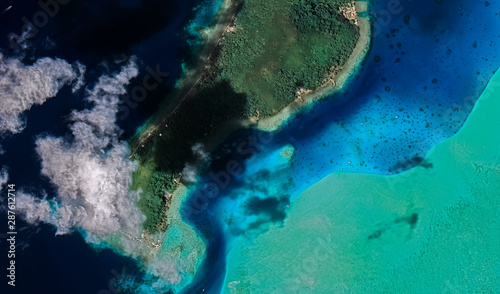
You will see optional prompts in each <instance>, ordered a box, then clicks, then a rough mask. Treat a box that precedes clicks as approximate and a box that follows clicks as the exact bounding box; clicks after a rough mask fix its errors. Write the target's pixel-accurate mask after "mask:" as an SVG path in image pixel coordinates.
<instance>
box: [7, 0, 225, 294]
mask: <svg viewBox="0 0 500 294" xmlns="http://www.w3.org/2000/svg"><path fill="white" fill-rule="evenodd" d="M205 2H207V1H200V0H168V1H165V0H142V1H139V0H119V1H97V0H96V1H88V0H86V1H83V0H71V1H69V3H68V4H66V5H64V6H61V7H60V10H59V12H58V13H57V14H56V15H55V16H54V17H51V18H50V19H49V21H48V23H47V24H46V25H45V26H43V27H41V28H39V31H38V33H37V34H36V35H35V36H34V37H33V38H30V39H29V40H28V43H27V45H28V46H27V48H26V49H21V48H19V47H17V48H16V47H11V46H10V42H9V39H8V36H9V34H10V33H15V34H18V35H19V34H21V30H22V26H23V21H22V20H21V19H22V17H23V16H25V17H27V18H28V19H29V20H32V17H33V15H34V14H35V13H37V12H38V11H40V10H41V8H40V6H39V5H38V4H37V1H5V0H0V12H2V11H4V9H5V8H7V7H8V6H9V5H13V7H12V9H11V10H9V11H7V12H5V13H2V14H0V52H1V53H2V54H3V55H4V56H5V57H6V58H18V59H21V60H22V61H23V62H24V63H26V64H31V63H33V62H34V61H36V59H38V58H41V57H53V58H54V57H57V58H62V59H65V60H67V61H68V62H70V63H73V62H76V61H79V62H81V63H82V64H84V65H85V66H86V67H87V72H86V75H85V79H86V85H85V86H86V87H88V88H92V86H93V85H94V84H95V82H96V81H97V79H98V78H99V77H100V76H101V75H103V74H109V73H112V72H113V71H117V70H118V69H119V68H120V63H116V62H115V61H116V60H123V59H124V57H126V56H131V55H134V56H136V57H137V60H138V63H139V77H138V78H137V79H135V80H133V81H132V84H131V86H130V88H132V87H133V86H135V85H140V84H141V83H142V77H143V76H144V75H146V74H147V72H146V70H145V68H146V66H150V67H152V68H155V67H156V66H157V65H158V66H159V68H160V69H161V70H162V71H165V72H169V73H170V76H169V77H168V79H166V81H165V82H164V83H162V84H161V85H160V86H159V87H157V88H156V89H155V90H153V91H151V92H148V96H147V100H146V101H145V102H143V103H139V105H138V107H137V108H136V109H131V112H130V114H129V115H128V116H127V117H126V119H123V120H119V125H120V127H121V128H123V129H124V131H125V133H124V135H123V138H124V139H126V138H128V137H129V136H131V135H133V134H134V133H135V131H136V129H137V128H138V127H139V126H141V125H142V124H143V123H144V121H145V120H146V119H147V118H148V117H150V116H151V114H152V113H153V112H154V111H155V110H156V109H157V108H158V104H159V103H160V102H162V100H163V98H164V97H165V94H167V93H169V92H170V91H171V90H172V88H173V87H174V86H175V81H176V80H177V79H178V78H179V76H180V75H181V73H182V62H183V61H185V60H189V58H190V56H192V54H193V51H194V49H193V46H192V44H195V43H196V41H197V36H196V34H195V32H193V30H195V29H197V28H202V27H204V26H206V25H208V24H209V22H210V20H211V17H210V12H211V11H206V9H203V6H201V7H199V8H198V9H195V8H196V7H197V6H198V5H200V4H203V3H205ZM218 2H219V1H214V3H218ZM214 7H216V6H214ZM200 14H201V16H200ZM193 19H194V21H192V20H193ZM189 25H191V27H190V28H191V31H188V30H187V29H186V28H187V27H188V26H189ZM189 44H191V47H190V45H189ZM122 64H123V62H122ZM84 96H85V95H84V91H83V90H80V92H78V93H77V94H72V93H71V89H70V88H69V87H65V88H63V89H62V90H61V92H60V93H59V94H58V95H57V96H56V97H54V98H52V99H49V100H47V102H46V103H44V104H43V105H41V106H35V107H33V108H32V109H31V110H30V111H29V112H27V114H26V118H27V127H26V129H25V130H24V131H23V132H22V133H21V134H16V135H9V134H5V135H3V136H2V137H1V138H0V145H1V146H2V148H3V149H4V150H5V154H4V155H0V167H3V166H6V167H8V170H9V177H10V182H11V183H15V184H16V185H17V187H18V188H21V187H22V188H23V189H24V190H25V191H27V192H32V193H33V194H35V195H43V194H44V193H46V194H47V196H48V197H49V198H52V197H54V195H56V189H55V187H53V186H52V185H51V184H50V183H49V182H48V180H47V179H46V178H43V177H42V176H41V175H40V170H41V165H40V160H39V158H38V156H37V154H36V152H35V150H34V148H35V141H36V138H37V137H38V136H41V135H52V136H66V135H67V133H68V129H67V121H66V119H65V117H66V116H67V115H68V114H69V113H70V111H71V110H72V109H83V108H87V107H89V106H90V105H87V104H86V103H85V102H84V101H83V98H84ZM3 198H4V197H1V198H0V199H3ZM2 215H3V213H2ZM1 220H2V221H4V220H5V219H4V218H3V217H2V218H1ZM18 231H19V234H18V236H17V238H18V241H17V244H18V248H17V250H18V254H17V255H16V262H17V264H18V272H17V280H18V281H17V282H18V283H17V287H16V293H37V294H43V293H51V294H53V293H99V292H100V291H101V290H104V291H111V289H112V288H110V287H109V282H110V280H112V279H114V278H115V274H116V273H122V271H125V273H127V274H130V275H132V276H134V277H135V278H136V279H139V280H140V279H141V277H142V273H141V272H140V270H139V268H138V265H137V264H136V262H135V261H134V260H132V259H129V258H126V257H123V256H121V255H119V254H116V253H114V252H112V251H111V250H109V249H105V250H102V251H99V252H96V251H95V250H93V249H92V248H91V247H89V245H87V244H86V243H85V241H84V239H83V237H82V236H81V234H79V233H77V232H76V233H73V234H72V235H69V236H58V237H55V236H54V235H55V229H54V228H52V227H51V226H47V225H41V226H40V227H39V228H38V229H35V228H30V227H28V226H26V225H25V224H24V223H22V222H20V221H19V220H18ZM0 233H2V232H1V231H0ZM1 239H2V240H1V241H0V251H1V252H2V258H1V260H2V264H7V260H6V254H3V253H4V252H7V251H8V250H7V244H6V243H5V241H4V236H1ZM1 281H2V282H1V286H0V293H14V292H7V291H12V289H10V288H6V278H5V277H4V278H2V279H1ZM103 293H118V292H116V291H115V292H112V291H111V292H101V294H103ZM121 293H124V292H121Z"/></svg>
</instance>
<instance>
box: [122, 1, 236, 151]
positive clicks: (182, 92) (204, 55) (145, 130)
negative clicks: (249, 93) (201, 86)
mask: <svg viewBox="0 0 500 294" xmlns="http://www.w3.org/2000/svg"><path fill="white" fill-rule="evenodd" d="M238 6H239V2H238V1H235V0H224V2H223V3H222V4H221V7H220V9H221V10H220V11H219V12H218V13H217V14H216V16H215V18H214V20H215V21H214V25H213V26H211V27H208V28H206V29H204V30H203V31H202V34H203V37H204V38H205V42H206V43H207V45H205V46H204V47H205V48H203V49H201V50H200V53H199V61H198V63H197V64H196V65H195V66H194V67H193V68H192V69H188V70H185V71H184V73H183V77H181V78H180V79H179V80H178V81H177V82H176V88H178V89H177V90H174V92H173V93H172V94H170V97H169V98H166V99H168V100H167V101H164V102H162V103H161V104H160V106H159V111H158V112H157V113H155V114H154V115H153V116H152V117H151V118H150V119H148V120H147V121H146V122H145V123H144V124H143V125H142V126H141V128H140V130H139V131H138V132H137V133H136V134H135V135H134V136H132V138H130V139H129V145H130V150H131V152H130V156H129V158H130V159H134V155H135V154H136V153H137V151H138V150H139V149H140V148H141V146H142V147H143V146H144V144H145V143H146V141H147V140H148V139H149V138H151V136H153V135H155V133H156V132H158V130H159V129H160V128H161V126H162V125H164V124H165V121H167V120H168V118H169V117H170V116H171V115H172V114H174V113H176V112H177V110H178V109H179V108H180V107H181V106H182V104H183V102H184V101H185V100H186V99H189V98H190V96H191V94H192V93H193V92H196V89H195V88H196V86H197V85H198V83H199V82H200V81H201V80H202V79H203V77H204V76H205V74H206V66H207V64H209V63H210V62H211V61H210V59H211V58H212V56H213V53H214V52H215V50H216V49H217V47H218V46H219V44H220V42H221V40H222V39H223V38H224V35H225V33H226V29H227V28H228V27H229V26H230V25H231V24H232V23H233V21H234V18H235V17H236V13H237V11H238Z"/></svg>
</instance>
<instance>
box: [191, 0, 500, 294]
mask: <svg viewBox="0 0 500 294" xmlns="http://www.w3.org/2000/svg"><path fill="white" fill-rule="evenodd" d="M388 3H389V1H373V2H372V3H371V7H370V11H369V12H370V16H371V19H372V22H373V24H374V25H373V28H374V34H373V39H372V47H371V50H370V52H369V53H368V55H367V57H366V60H365V62H364V64H363V65H362V67H361V68H360V69H359V72H358V74H357V75H356V76H353V77H352V78H351V80H350V81H349V82H348V86H347V87H346V91H345V92H344V93H338V94H335V95H332V96H331V97H330V98H329V99H326V100H324V101H323V102H321V103H319V104H317V105H315V106H314V107H312V108H310V109H307V110H305V111H303V112H302V113H300V114H298V115H297V116H296V117H294V118H291V119H290V120H289V121H288V122H287V124H286V125H284V126H283V127H282V128H280V129H279V130H277V131H276V132H273V133H272V134H268V135H267V136H266V138H265V140H262V138H261V139H259V136H264V135H265V134H263V133H261V132H258V131H248V130H247V131H242V132H239V133H237V134H235V135H233V136H232V137H231V138H229V139H228V140H227V141H226V142H225V143H224V144H223V145H222V146H221V147H220V148H219V150H218V152H216V155H215V156H214V160H213V163H212V167H211V170H212V172H213V173H214V174H215V175H222V174H221V172H223V171H225V170H227V164H228V162H231V161H232V160H234V161H235V162H237V163H238V164H239V166H240V167H242V172H241V173H239V174H236V175H234V176H230V177H229V179H230V184H229V185H227V186H225V187H222V186H220V185H219V186H218V187H217V188H214V187H213V185H212V184H213V183H214V182H217V179H218V180H219V181H220V180H221V178H220V177H219V178H217V177H216V180H214V177H213V176H210V175H207V176H205V177H203V178H202V179H201V181H200V184H199V185H198V189H199V190H203V189H207V191H208V192H207V193H208V195H209V196H210V197H206V198H205V200H206V201H201V203H200V199H201V198H200V196H199V194H197V193H193V195H192V196H190V199H188V200H187V201H186V204H185V210H184V216H185V218H186V219H187V220H189V221H190V222H191V223H192V224H194V225H195V226H196V228H197V229H198V230H199V232H200V234H201V235H202V236H204V237H205V239H206V241H207V244H208V249H207V250H208V251H207V258H206V260H205V262H204V264H203V265H202V268H201V270H200V272H199V273H198V277H197V279H196V280H195V282H194V283H193V284H192V285H191V287H190V288H188V290H186V291H187V293H189V291H201V290H202V289H205V290H206V291H209V293H218V292H219V291H220V287H221V285H222V283H223V277H224V275H225V262H226V261H225V259H226V254H227V251H228V250H229V249H230V248H231V244H232V242H233V241H234V240H237V239H238V238H250V239H252V238H254V237H255V236H258V235H260V234H262V233H265V232H266V231H268V229H269V227H270V226H274V225H278V226H280V225H282V224H283V221H284V220H285V219H286V217H287V212H288V210H289V206H290V205H293V201H294V200H293V199H294V197H297V195H299V194H300V193H301V192H302V191H304V190H305V189H306V188H307V187H309V186H311V185H312V184H314V183H316V182H318V181H319V180H321V179H322V178H324V177H325V176H327V175H328V174H330V173H332V172H344V173H371V174H381V175H387V174H395V173H399V172H402V171H405V170H408V169H410V168H412V167H414V166H416V165H418V164H420V163H422V162H423V159H424V157H425V156H426V154H427V152H428V151H429V150H430V149H431V148H432V147H433V146H435V145H436V144H437V143H439V142H442V141H443V140H445V139H447V138H449V137H451V136H452V135H454V134H455V133H456V132H457V131H458V130H460V128H461V127H462V125H463V123H464V121H465V119H466V118H467V116H468V114H469V113H470V111H471V109H472V107H473V105H474V103H475V101H476V100H477V98H478V97H479V95H480V94H481V92H482V90H483V89H484V87H485V86H486V84H487V82H488V81H489V79H490V78H491V76H492V75H493V73H494V71H495V70H496V69H497V68H498V67H499V66H500V60H499V58H498V57H497V55H498V52H499V49H500V48H499V47H500V35H499V31H500V30H499V28H500V18H499V16H498V11H500V4H499V3H493V2H490V3H489V4H486V3H485V2H477V1H470V0H467V1H465V0H462V1H442V2H432V1H425V2H418V3H417V1H413V2H412V1H401V7H400V9H398V10H397V13H392V14H391V13H388V10H389V9H388ZM393 12H394V11H393ZM249 136H250V138H249ZM252 137H253V138H252ZM249 142H257V144H256V145H257V146H258V147H257V148H254V149H255V152H253V150H250V151H249V150H248V148H247V147H248V146H249V145H250V144H251V143H249ZM241 144H243V146H245V147H244V148H243V149H244V150H243V151H244V152H241V151H242V150H241V149H242V148H238V146H240V147H241V146H242V145H241ZM285 146H293V149H294V152H293V153H294V155H293V157H292V159H291V160H284V159H283V158H282V157H280V156H279V153H281V150H282V148H284V147H285ZM424 163H425V162H424ZM221 177H222V178H224V177H223V176H221ZM207 187H208V188H207ZM210 193H212V194H210ZM202 200H203V199H202Z"/></svg>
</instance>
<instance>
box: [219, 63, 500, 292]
mask: <svg viewBox="0 0 500 294" xmlns="http://www.w3.org/2000/svg"><path fill="white" fill-rule="evenodd" d="M499 87H500V72H497V73H496V74H495V75H494V76H493V77H492V78H491V80H490V81H489V82H488V85H487V87H486V89H485V90H484V91H483V93H482V94H481V96H480V97H479V99H478V100H477V102H476V103H475V105H474V108H473V110H472V111H471V112H470V115H469V117H468V118H467V120H466V122H465V124H464V125H463V126H462V128H461V129H460V130H459V131H458V132H457V133H456V134H455V135H454V136H453V137H451V138H448V139H447V140H445V141H442V142H440V143H439V144H437V145H435V146H434V147H433V148H432V149H431V150H430V151H429V152H428V154H427V155H426V161H427V162H432V163H433V168H432V169H429V168H428V167H425V166H424V165H419V166H416V167H414V168H412V169H410V170H408V171H406V172H404V173H401V174H398V175H392V176H384V175H373V174H365V173H359V174H356V173H340V172H334V173H332V174H330V175H328V176H327V177H325V178H323V179H322V180H321V181H319V182H317V183H315V184H314V185H313V186H311V187H309V188H308V189H307V190H306V191H304V192H302V193H301V195H300V196H299V197H297V198H296V199H297V200H296V201H295V202H294V203H293V206H292V209H291V210H290V212H289V214H288V217H287V219H286V220H285V225H284V226H283V227H275V228H272V229H271V231H269V232H267V233H266V234H262V235H260V236H259V237H258V238H257V239H256V240H252V241H249V240H246V239H244V238H241V239H240V240H238V241H237V242H236V243H235V245H234V246H233V248H232V249H231V250H230V251H229V253H228V256H229V257H228V260H229V261H231V262H229V263H228V265H227V275H226V279H225V283H224V289H223V291H221V293H223V294H233V293H262V291H263V290H264V289H269V288H270V287H273V286H274V287H279V288H280V289H283V290H284V293H292V292H298V291H300V290H302V291H303V292H306V293H329V291H331V289H339V290H341V289H351V290H352V291H353V292H355V293H367V292H370V291H371V292H374V293H388V292H391V291H395V292H396V293H411V292H409V291H408V290H407V289H408V285H413V286H412V288H411V289H413V290H414V291H416V292H418V293H427V292H429V291H430V292H433V293H439V292H442V289H443V286H446V287H451V286H450V285H451V284H449V283H445V282H444V281H453V283H454V284H453V285H452V286H453V287H456V288H457V289H461V290H463V291H462V293H466V292H473V291H474V290H475V289H477V284H475V283H473V282H471V281H474V279H476V277H477V279H483V280H485V281H487V280H488V277H490V276H491V277H493V276H494V274H495V272H494V271H493V270H492V269H489V268H488V267H485V266H484V265H485V264H488V262H489V260H490V259H491V254H494V253H495V252H496V251H497V250H496V247H497V246H496V244H498V241H499V236H498V235H495V234H492V232H495V231H497V229H496V228H497V227H498V225H497V223H498V217H496V218H495V216H496V211H495V207H498V205H500V203H499V201H498V197H496V195H497V193H496V192H497V191H498V189H499V188H500V185H499V183H500V182H499V181H498V180H497V179H498V178H499V176H500V164H498V158H499V155H500V152H499V151H498V148H497V146H498V144H499V143H500V136H498V135H496V136H495V135H492V134H491V131H490V129H491V127H490V126H491V125H496V123H497V122H498V121H499V119H498V116H497V115H496V112H498V110H499V109H500V100H499V99H496V98H497V97H498V93H499V89H500V88H499ZM495 134H496V133H495ZM457 170H460V172H459V173H457V172H456V171H457ZM359 183H363V185H361V186H359ZM408 191H413V192H411V193H408ZM367 204H369V205H367ZM395 218H396V220H395V221H394V219H395ZM388 220H389V221H388ZM383 223H389V224H391V223H392V225H390V226H388V227H386V228H384V229H382V230H381V226H380V224H383ZM485 224H486V225H485ZM298 236H299V237H298ZM456 236H473V238H459V239H457V238H456ZM450 240H454V241H456V242H450ZM478 244H479V245H478ZM450 247H451V250H450ZM332 249H334V250H332ZM374 252H375V253H376V255H375V256H374ZM319 256H320V257H319ZM436 256H439V257H440V258H439V259H436V258H435V257H436ZM263 258H264V259H265V260H266V261H267V262H266V264H265V266H264V265H263V264H262V262H261V261H262V260H263ZM283 265H286V266H285V267H284V266H283ZM429 265H431V266H429ZM429 269H431V270H429ZM412 271H413V272H414V273H415V274H411V275H409V274H407V273H409V272H412ZM270 277H272V278H270ZM276 277H278V278H276ZM332 277H333V278H332ZM436 277H438V278H436ZM310 281H314V283H311V282H310ZM360 281H362V282H360ZM394 281H396V282H394ZM445 284H446V285H445ZM494 286H495V284H494V283H486V282H485V283H483V284H482V285H481V287H482V288H481V289H483V290H485V291H486V289H487V290H492V289H493V288H494ZM450 289H453V288H450ZM492 291H493V290H492ZM490 292H491V291H490Z"/></svg>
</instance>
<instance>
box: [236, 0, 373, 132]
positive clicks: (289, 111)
mask: <svg viewBox="0 0 500 294" xmlns="http://www.w3.org/2000/svg"><path fill="white" fill-rule="evenodd" d="M355 5H356V12H357V13H358V17H357V21H358V25H359V39H358V42H357V43H356V46H355V47H354V49H353V51H352V53H351V55H350V56H349V58H348V60H347V61H346V63H345V64H344V66H343V67H342V69H341V70H340V72H339V73H338V74H337V75H336V76H335V80H334V82H335V84H331V83H329V85H324V86H322V87H320V88H318V89H316V90H315V91H314V92H313V93H309V94H306V95H305V96H304V97H299V98H297V99H295V100H294V101H293V102H292V103H290V104H288V105H287V106H286V107H285V108H283V109H282V110H280V111H279V112H278V113H276V114H275V115H273V116H271V117H266V118H263V119H256V118H250V119H244V120H242V121H241V124H242V125H243V126H246V127H254V128H256V129H258V130H260V131H267V132H271V131H275V130H277V129H278V128H279V127H280V126H282V125H283V124H284V123H285V122H286V121H287V120H288V119H289V118H290V117H292V116H294V115H295V114H297V113H299V112H300V111H302V110H303V109H304V108H305V107H308V106H311V105H313V104H314V103H316V102H318V101H319V100H320V99H322V98H325V97H326V96H329V95H331V94H333V93H335V92H337V91H340V90H342V89H343V88H344V86H345V85H346V82H347V81H348V79H349V77H351V76H352V75H353V74H354V73H355V72H356V70H357V69H358V66H359V65H360V64H361V63H362V61H363V60H364V59H365V57H366V53H367V52H368V51H369V50H370V40H371V24H370V18H369V17H368V16H367V17H360V16H359V14H360V13H362V12H366V11H368V8H369V7H368V6H369V3H368V1H355Z"/></svg>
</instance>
